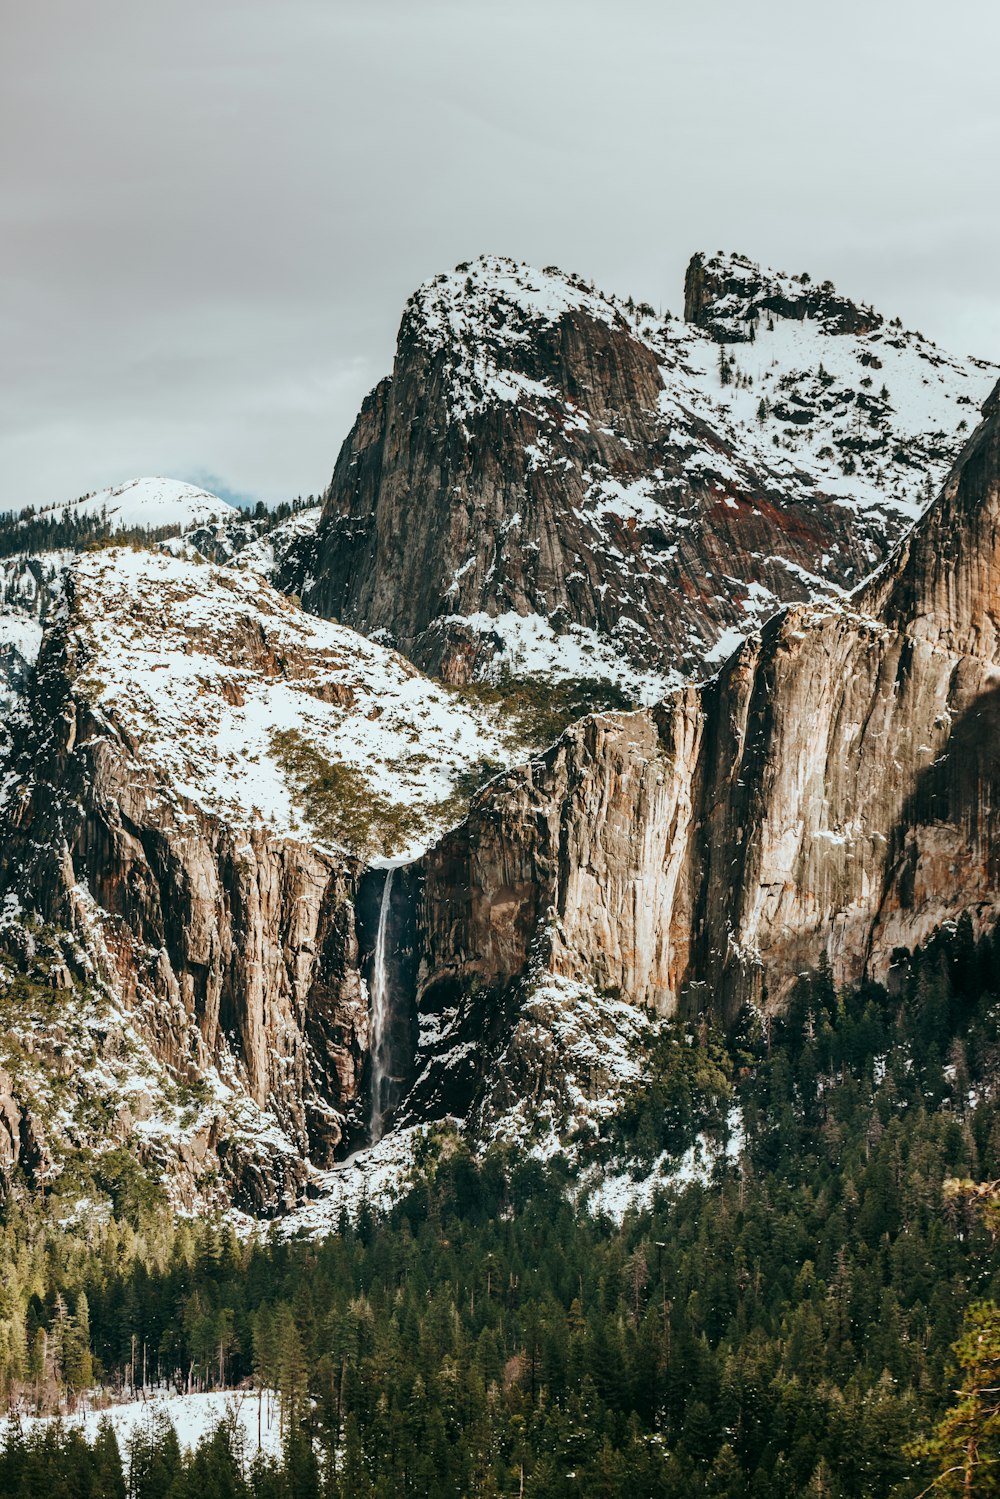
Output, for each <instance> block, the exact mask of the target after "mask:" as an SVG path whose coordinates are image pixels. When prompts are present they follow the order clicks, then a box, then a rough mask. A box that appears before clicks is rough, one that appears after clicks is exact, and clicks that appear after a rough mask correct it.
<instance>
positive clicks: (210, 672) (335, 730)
mask: <svg viewBox="0 0 1000 1499" xmlns="http://www.w3.org/2000/svg"><path fill="white" fill-rule="evenodd" d="M71 591H72V604H71V615H70V619H71V629H72V637H73V639H74V640H75V642H76V645H75V647H74V649H78V650H79V652H80V655H81V657H82V659H84V660H85V661H86V663H87V665H86V671H85V676H84V678H83V684H82V685H83V687H84V689H85V690H86V691H87V693H88V696H89V697H90V700H91V704H92V706H93V707H94V708H96V709H97V710H98V711H100V712H101V713H103V714H106V715H108V716H109V717H110V718H112V719H113V720H114V722H115V724H116V725H117V726H118V727H119V728H120V729H122V730H124V731H125V732H126V733H127V734H128V735H129V736H130V738H131V741H132V742H133V743H134V744H135V746H136V751H135V753H136V755H137V756H139V757H141V759H142V761H143V763H144V764H146V765H148V766H151V767H154V768H155V769H156V771H157V773H158V775H159V776H160V777H161V779H162V783H163V785H164V786H165V787H167V788H169V794H170V795H171V796H172V797H173V798H176V799H177V801H178V802H184V801H188V802H191V803H193V804H194V805H196V806H199V807H201V808H202V809H203V810H205V811H207V812H210V813H213V814H216V815H220V816H223V817H225V818H226V820H227V821H228V822H229V823H230V824H235V825H239V824H241V823H245V822H250V823H253V822H258V823H263V824H265V825H266V826H268V827H269V828H270V829H271V830H272V831H273V832H275V833H278V834H280V835H287V836H290V837H298V838H307V839H308V840H309V841H310V842H312V843H313V844H315V845H316V846H317V847H320V848H330V847H333V848H336V847H341V848H345V847H346V848H347V849H348V850H349V851H351V852H354V853H359V854H365V855H367V856H369V857H372V858H378V857H383V858H388V857H394V858H412V857H414V856H415V854H416V853H417V851H418V850H419V848H420V847H422V846H424V845H425V844H426V842H427V840H428V839H429V838H431V837H432V836H433V835H434V834H435V833H436V832H440V831H442V830H443V828H444V827H445V826H446V825H447V824H448V822H449V821H451V822H454V821H456V820H458V817H459V816H460V815H461V811H462V805H461V803H459V804H456V802H455V800H454V797H455V793H456V782H457V781H459V780H460V778H461V777H462V776H463V774H466V773H468V772H470V771H475V769H476V767H478V766H480V765H482V764H483V763H487V764H492V765H493V766H495V768H497V769H499V768H500V765H501V764H502V763H505V762H506V761H508V760H509V756H510V750H509V746H508V745H506V743H505V741H504V739H503V737H502V735H501V734H500V732H499V729H498V726H497V724H496V723H495V722H492V721H491V720H490V719H489V717H488V716H487V713H486V711H485V710H483V709H477V708H474V707H471V706H469V705H468V704H466V703H465V702H464V701H462V700H461V699H460V698H458V697H457V696H456V695H455V694H454V693H451V692H449V691H447V690H446V689H444V688H441V687H439V686H436V685H435V684H433V683H430V682H428V681H427V679H426V678H425V677H423V676H422V675H421V674H420V673H419V672H418V671H416V670H415V668H414V667H412V666H411V665H410V664H409V662H407V661H405V660H404V659H403V658H402V657H401V656H398V655H396V653H395V652H393V651H389V650H386V649H385V648H384V647H382V646H380V645H377V644H375V643H374V642H372V641H369V640H365V639H364V638H363V637H362V636H359V635H357V634H356V633H355V632H354V631H353V630H349V629H347V628H346V627H344V626H341V625H337V624H334V623H333V622H331V621H327V620H321V619H316V618H315V617H313V616H311V615H308V614H305V613H304V612H303V611H302V610H301V609H299V608H298V607H297V606H296V605H295V604H294V603H292V602H291V601H289V600H288V599H287V598H285V597H284V596H283V595H282V594H280V593H278V592H277V590H276V589H274V588H272V587H271V586H270V585H269V584H268V583H267V582H266V581H265V580H264V579H263V578H261V577H259V576H258V575H257V574H255V573H252V572H250V571H234V570H231V569H226V568H221V567H216V566H214V565H213V564H208V563H200V564H199V563H195V562H191V561H188V560H185V559H181V558H175V557H169V556H165V555H163V554H162V553H157V552H151V551H144V550H139V551H133V550H130V549H127V548H109V549H106V550H103V551H100V552H96V553H90V554H87V555H84V556H82V557H80V558H79V559H78V560H77V561H76V563H75V565H74V567H73V569H72V590H71Z"/></svg>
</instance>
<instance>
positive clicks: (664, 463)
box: [279, 257, 995, 701]
mask: <svg viewBox="0 0 1000 1499" xmlns="http://www.w3.org/2000/svg"><path fill="white" fill-rule="evenodd" d="M749 267H750V263H749V262H745V261H743V260H742V259H741V258H739V257H729V258H728V259H727V260H725V261H724V262H717V261H713V262H705V261H704V260H703V259H701V258H699V257H696V262H693V263H692V270H691V271H690V272H689V277H688V294H687V298H686V301H687V314H688V317H689V319H690V321H689V322H688V323H680V322H677V321H674V320H671V319H669V318H665V319H664V318H659V317H657V316H656V315H655V314H654V313H653V310H652V309H651V308H648V307H645V308H644V307H635V306H634V304H631V303H623V302H620V301H617V300H615V299H613V298H608V297H604V296H602V295H601V294H600V293H599V292H597V291H595V290H594V288H592V287H590V286H588V285H587V284H585V283H583V282H582V281H580V280H578V279H576V278H572V277H566V276H563V275H561V274H560V273H558V272H556V271H552V270H550V271H546V272H538V271H533V270H531V269H530V268H529V267H526V266H520V265H516V264H514V263H513V262H510V261H504V260H498V259H495V258H489V257H487V258H484V259H482V260H480V261H476V262H473V263H471V264H469V265H466V266H460V267H459V268H458V270H457V271H456V272H455V273H454V274H453V275H451V276H439V277H437V278H436V279H435V280H433V281H431V282H428V283H427V284H426V285H425V286H423V287H421V288H420V290H419V291H418V292H417V293H416V294H415V295H414V297H413V298H412V299H411V301H410V303H409V304H408V306H407V308H406V311H405V313H404V316H403V321H402V325H401V327H400V333H399V341H398V347H397V353H396V361H395V368H394V371H393V375H392V378H391V380H385V381H383V382H382V383H381V384H380V385H379V386H378V387H377V388H376V389H375V390H374V391H373V392H372V394H371V396H369V398H368V400H367V401H366V402H365V404H364V407H363V408H362V411H361V413H360V415H359V417H358V420H357V422H356V424H355V427H354V430H353V431H352V433H351V434H350V436H349V438H348V439H347V442H346V443H345V445H344V447H343V450H342V451H341V454H340V457H339V459H338V462H337V466H336V470H335V472H334V475H333V480H332V483H331V485H330V489H329V491H328V493H327V495H326V498H325V502H324V509H323V515H322V519H321V522H320V525H319V528H318V530H317V532H316V534H315V535H314V536H311V537H307V538H305V539H304V540H303V542H302V544H301V546H299V547H298V548H297V549H296V548H293V550H292V552H291V553H290V554H289V556H288V557H287V558H286V560H285V562H284V564H283V565H282V568H281V571H280V578H279V581H280V582H281V586H283V587H285V588H288V589H291V590H293V591H296V592H298V593H301V595H302V598H303V602H304V604H305V605H306V607H307V608H309V609H310V610H313V611H315V612H317V613H320V614H323V615H328V616H334V617H336V618H339V619H342V620H344V621H346V622H347V623H349V624H351V625H352V626H354V627H355V628H357V629H359V630H361V631H362V632H363V633H365V634H368V635H376V636H379V638H383V637H384V638H387V639H390V640H391V641H392V642H393V643H395V644H396V645H397V646H398V648H399V649H401V650H402V651H403V652H404V654H406V655H408V656H409V657H410V658H411V659H412V660H414V661H416V662H417V663H418V664H419V665H420V666H422V667H424V668H426V669H428V670H430V671H432V672H436V673H440V674H442V675H443V676H445V677H446V678H447V679H449V680H454V681H464V680H467V679H469V678H470V677H474V676H482V675H484V674H486V675H488V674H491V673H492V674H494V675H495V674H496V673H497V672H498V671H510V672H514V673H518V674H525V673H529V674H530V673H531V672H538V671H548V672H551V673H553V674H555V675H573V674H575V675H579V676H598V677H600V676H608V677H617V678H618V679H619V680H623V681H625V682H627V684H628V685H629V687H630V688H631V689H632V690H633V693H634V694H635V696H636V697H638V698H642V699H644V700H647V701H652V700H654V699H655V698H656V697H657V696H659V695H660V691H661V690H662V688H663V687H664V686H665V685H668V684H670V683H676V682H679V681H680V680H681V679H682V678H686V677H688V676H691V675H692V674H693V675H695V676H697V675H704V673H705V668H706V664H707V665H708V666H709V667H711V665H713V664H717V663H718V662H720V661H722V660H723V659H724V658H725V656H726V655H727V654H728V653H729V652H730V650H731V649H732V648H733V647H734V645H735V644H736V643H737V641H738V640H739V638H741V637H742V636H743V635H745V634H747V633H749V632H750V631H751V630H752V629H753V628H754V627H755V626H759V625H760V624H762V623H763V621H764V620H765V619H766V618H767V617H769V616H770V615H771V614H772V613H773V612H774V611H775V610H776V609H777V607H778V606H779V605H780V604H781V603H783V602H788V601H796V600H797V601H806V600H812V599H815V598H817V597H820V596H824V595H827V594H829V593H831V592H835V591H836V590H837V589H838V588H844V587H850V586H853V585H854V584H856V583H857V582H858V581H859V580H860V579H861V578H862V577H863V576H865V574H866V573H867V572H869V571H870V570H871V568H872V567H874V566H875V565H876V564H877V563H878V562H879V561H880V560H881V559H882V558H883V557H884V556H885V555H886V553H887V551H888V550H889V548H890V547H891V545H892V543H893V542H894V541H895V540H897V539H898V538H899V537H900V535H901V534H902V533H903V531H904V530H905V529H906V527H907V526H908V525H909V523H910V522H911V521H912V519H913V518H914V516H915V515H916V514H918V513H919V509H920V506H921V504H922V503H923V502H924V498H925V496H924V488H925V487H926V484H927V482H928V481H929V482H930V483H931V484H932V487H933V482H934V479H935V477H936V476H937V477H941V476H943V471H944V467H945V464H946V462H947V461H948V460H949V459H950V458H951V457H952V456H953V455H954V453H955V451H956V450H957V443H958V441H960V439H959V438H956V435H955V433H956V428H958V427H959V424H960V423H961V422H962V421H963V409H962V408H963V406H964V405H965V404H966V403H967V402H968V401H969V400H970V398H971V399H975V400H976V401H981V400H982V398H983V396H984V395H985V393H986V390H987V389H988V384H987V381H988V379H989V376H988V374H986V373H981V372H980V371H979V370H978V369H977V368H976V367H975V365H974V363H973V362H971V361H965V362H961V361H951V360H948V359H947V358H946V357H945V356H942V355H940V352H939V351H936V350H933V349H932V348H931V347H930V346H926V347H925V346H923V345H922V342H921V341H920V340H919V336H918V335H909V334H902V333H898V334H897V333H896V331H895V329H889V328H887V327H883V325H882V320H881V318H879V317H878V315H877V314H874V313H871V312H870V310H868V309H861V308H857V307H855V306H854V304H852V303H850V302H848V301H847V300H846V299H843V298H839V299H838V298H836V297H835V296H834V295H833V293H832V292H828V291H824V290H820V289H816V290H813V289H811V288H807V287H805V286H803V285H800V284H799V283H797V282H795V283H793V282H791V281H789V280H788V278H774V277H770V273H764V272H760V271H755V274H756V281H755V282H754V284H753V285H752V286H751V285H750V283H749V281H748V277H749V275H750V270H749V269H748V268H749ZM734 288H738V289H739V291H740V292H741V295H742V300H738V299H737V298H736V296H735V292H734ZM737 302H738V305H737ZM762 312H767V314H768V318H769V319H770V327H768V322H767V319H765V320H764V321H762V320H761V313H762ZM734 318H735V323H734V326H735V325H736V324H738V325H739V328H738V331H737V332H736V333H734V334H733V338H743V337H744V335H745V334H746V329H748V328H750V327H751V324H752V325H753V328H758V327H759V332H757V333H755V335H754V338H753V342H752V343H748V344H747V345H746V346H745V347H744V346H743V345H742V344H741V345H740V347H739V348H737V347H736V346H735V345H734V346H733V347H732V348H730V349H729V350H728V351H727V350H725V349H723V350H722V351H721V353H720V349H719V345H718V343H717V342H716V340H717V338H719V337H720V336H721V334H720V332H719V330H720V328H722V326H723V323H726V320H727V319H729V321H730V322H732V321H733V319H734ZM726 326H727V327H728V326H729V324H728V323H726ZM727 336H728V335H727ZM749 336H750V335H749V334H746V337H747V338H749ZM994 378H995V376H994ZM970 393H971V397H970ZM922 486H923V487H922Z"/></svg>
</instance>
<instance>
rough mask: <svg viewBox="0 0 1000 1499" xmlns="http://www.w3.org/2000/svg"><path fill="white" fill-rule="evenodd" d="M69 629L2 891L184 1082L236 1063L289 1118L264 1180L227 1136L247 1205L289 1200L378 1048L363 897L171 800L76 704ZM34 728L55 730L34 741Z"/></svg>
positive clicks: (99, 719)
mask: <svg viewBox="0 0 1000 1499" xmlns="http://www.w3.org/2000/svg"><path fill="white" fill-rule="evenodd" d="M68 646H69V641H68V640H67V635H66V633H65V632H62V631H60V632H55V633H53V635H51V636H50V637H49V638H48V639H47V641H46V645H45V648H44V650H43V655H42V658H41V660H40V663H39V672H38V678H37V683H36V686H35V689H34V698H33V702H32V704H31V709H32V712H31V717H30V723H31V729H30V730H29V731H28V733H27V735H26V737H25V741H24V743H23V745H22V750H23V751H24V752H27V753H30V754H31V757H32V761H33V767H32V774H31V777H30V780H26V782H25V783H24V785H23V787H22V788H21V790H20V791H19V793H18V795H17V797H16V800H14V801H13V803H12V804H11V805H10V806H9V807H8V809H7V816H6V827H5V857H4V883H5V885H6V887H7V888H8V889H18V890H20V891H22V892H24V891H31V892H32V894H33V896H34V901H33V906H34V909H35V910H36V911H37V913H38V915H40V916H41V917H42V919H43V920H44V921H45V922H47V923H49V924H50V925H51V926H52V927H54V928H58V929H65V930H68V931H70V932H76V933H83V934H85V936H86V939H87V941H88V943H89V944H90V945H92V946H94V947H96V948H99V949H100V951H101V955H102V958H103V969H104V977H105V979H106V980H107V981H109V982H110V983H111V984H112V986H113V988H114V990H115V991H116V993H117V994H118V995H119V996H121V998H122V999H123V1001H124V1003H125V1004H126V1007H127V1008H128V1009H129V1010H130V1011H131V1012H132V1013H133V1015H134V1016H135V1017H136V1019H137V1022H138V1023H139V1025H140V1026H141V1027H142V1029H143V1030H144V1032H145V1034H146V1036H147V1037H148V1039H149V1041H150V1044H151V1046H152V1049H153V1051H154V1053H155V1055H156V1056H157V1058H158V1059H159V1060H161V1061H162V1062H164V1063H166V1064H167V1065H168V1066H169V1067H170V1068H171V1069H172V1070H173V1071H174V1072H175V1073H176V1074H177V1075H178V1076H179V1077H180V1078H182V1079H184V1078H189V1079H191V1080H196V1079H198V1078H200V1077H202V1076H203V1075H204V1074H205V1073H206V1071H208V1070H209V1069H216V1070H217V1071H218V1072H219V1073H220V1074H221V1075H222V1076H226V1075H227V1074H232V1073H233V1072H234V1071H237V1070H238V1073H239V1075H240V1078H241V1083H242V1090H245V1093H246V1094H247V1095H248V1096H249V1098H250V1099H251V1100H252V1101H253V1103H254V1104H255V1105H256V1106H257V1108H258V1109H259V1110H261V1111H262V1112H263V1111H265V1110H266V1111H267V1112H268V1113H269V1114H270V1116H271V1118H272V1119H273V1120H274V1121H276V1122H277V1123H278V1125H280V1127H281V1129H282V1130H283V1132H284V1134H285V1135H286V1136H287V1140H288V1142H290V1143H291V1145H292V1146H294V1147H295V1150H294V1153H293V1152H291V1151H289V1150H287V1149H286V1150H285V1151H280V1152H277V1153H276V1154H275V1155H274V1158H273V1160H272V1161H271V1163H270V1164H271V1167H272V1170H271V1172H270V1178H269V1179H268V1178H267V1177H266V1176H265V1175H264V1174H263V1173H261V1171H260V1164H259V1161H258V1163H257V1165H256V1167H254V1165H253V1163H252V1160H251V1157H253V1155H254V1154H255V1151H254V1148H253V1146H254V1142H252V1141H249V1142H246V1144H245V1145H244V1146H243V1147H242V1148H241V1142H240V1140H239V1137H238V1132H233V1133H228V1132H226V1131H223V1134H222V1136H220V1137H219V1138H218V1139H216V1140H214V1141H213V1142H212V1143H213V1146H217V1145H218V1144H219V1140H220V1139H223V1140H224V1145H223V1150H222V1154H225V1153H226V1152H227V1151H228V1152H229V1154H230V1157H231V1160H230V1168H231V1170H230V1174H231V1175H232V1176H233V1177H235V1181H234V1188H235V1195H236V1197H237V1200H239V1201H242V1202H243V1203H244V1205H247V1206H252V1207H254V1208H256V1209H258V1210H262V1211H267V1210H269V1209H270V1210H273V1209H275V1208H276V1207H277V1206H278V1205H279V1204H280V1203H281V1202H282V1201H283V1200H284V1201H286V1202H287V1201H291V1200H292V1199H293V1198H294V1196H295V1194H296V1191H297V1189H298V1187H299V1186H301V1183H302V1181H303V1180H304V1177H305V1171H304V1166H303V1162H302V1159H301V1157H305V1156H307V1155H309V1156H312V1157H314V1158H315V1159H316V1160H318V1161H319V1162H322V1161H323V1160H324V1159H331V1158H332V1155H333V1152H334V1148H335V1147H336V1145H337V1144H338V1142H339V1139H340V1135H341V1128H340V1126H341V1123H342V1115H343V1110H344V1108H345V1107H346V1106H347V1105H349V1104H350V1102H351V1101H352V1100H353V1098H354V1097H355V1096H356V1094H357V1092H358V1090H359V1087H360V1079H361V1072H362V1068H363V1062H364V1054H365V1050H366V1046H367V1010H366V1005H365V1001H364V996H363V991H362V987H361V983H360V976H359V972H358V963H357V946H356V940H355V933H354V921H353V906H352V899H353V894H354V890H355V886H356V879H357V867H358V866H357V863H356V861H353V860H351V859H349V858H344V857H342V858H336V857H333V856H331V855H327V854H323V853H320V852H318V851H317V850H315V849H313V848H310V847H309V845H308V844H306V843H302V842H295V841H292V840H291V839H288V838H282V837H277V836H274V835H273V834H271V833H270V832H268V831H267V830H265V829H263V828H245V827H236V828H234V827H231V826H229V825H228V824H227V823H226V822H225V821H223V820H222V819H218V818H213V817H211V816H208V815H206V814H205V813H204V812H203V811H201V809H199V808H197V807H196V806H194V805H192V804H190V803H185V802H183V801H181V802H180V803H178V802H177V799H176V798H175V797H173V796H169V795H166V794H165V788H164V786H163V784H162V783H161V781H160V780H159V778H158V777H157V775H156V773H155V770H154V769H153V768H151V767H149V766H148V764H147V765H145V766H144V765H143V763H142V755H141V749H140V747H139V746H138V745H136V744H135V743H129V741H128V739H127V738H126V737H125V736H124V735H123V734H121V733H118V732H115V730H114V726H113V725H112V724H110V723H109V722H108V720H107V718H106V717H104V716H103V715H97V714H94V713H93V712H92V711H91V710H90V708H89V706H88V704H87V703H86V701H85V700H83V699H82V698H81V697H79V696H78V695H77V692H78V689H77V688H76V677H77V669H78V665H79V663H77V662H74V661H73V660H72V659H71V658H70V657H69V655H68V653H67V651H68ZM39 723H47V724H50V725H51V730H50V732H49V733H48V735H47V736H46V737H45V739H44V741H43V742H40V740H39V736H38V734H37V732H36V726H37V725H38V724H39Z"/></svg>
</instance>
